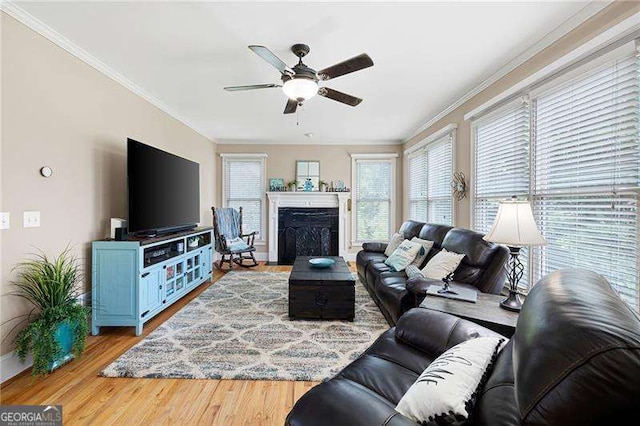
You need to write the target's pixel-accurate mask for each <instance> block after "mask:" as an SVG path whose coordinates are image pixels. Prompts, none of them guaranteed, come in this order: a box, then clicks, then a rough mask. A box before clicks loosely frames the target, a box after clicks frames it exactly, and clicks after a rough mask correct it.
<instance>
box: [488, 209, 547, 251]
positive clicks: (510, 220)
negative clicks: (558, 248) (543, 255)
mask: <svg viewBox="0 0 640 426" xmlns="http://www.w3.org/2000/svg"><path fill="white" fill-rule="evenodd" d="M484 239H485V240H486V241H491V242H493V243H498V244H506V245H508V246H511V247H523V246H543V245H545V244H547V240H545V239H544V237H543V236H542V234H541V233H540V231H539V230H538V227H537V226H536V222H535V221H534V220H533V212H532V211H531V204H529V202H528V201H518V200H515V199H512V200H505V201H500V206H499V207H498V214H497V215H496V220H495V221H494V222H493V226H492V227H491V230H490V231H489V233H488V234H487V235H485V236H484Z"/></svg>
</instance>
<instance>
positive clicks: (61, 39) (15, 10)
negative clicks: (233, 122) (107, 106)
mask: <svg viewBox="0 0 640 426" xmlns="http://www.w3.org/2000/svg"><path fill="white" fill-rule="evenodd" d="M0 10H2V11H3V12H5V13H6V14H7V15H9V16H11V17H12V18H14V19H16V20H17V21H18V22H20V23H22V24H24V25H26V26H27V27H29V28H30V29H32V30H33V31H35V32H36V33H38V34H40V35H41V36H43V37H44V38H46V39H47V40H49V41H51V42H52V43H54V44H55V45H57V46H59V47H61V48H62V49H64V50H65V51H67V52H68V53H70V54H72V55H73V56H75V57H76V58H78V59H80V60H81V61H83V62H84V63H86V64H87V65H89V66H91V67H92V68H94V69H95V70H97V71H99V72H100V73H102V74H104V75H105V76H107V77H109V78H110V79H112V80H113V81H115V82H117V83H119V84H120V85H121V86H123V87H124V88H126V89H127V90H129V91H131V92H133V93H135V94H136V95H138V96H140V97H141V98H142V99H144V100H145V101H147V102H149V103H150V104H152V105H153V106H155V107H156V108H158V109H160V110H161V111H163V112H165V113H166V114H168V115H169V116H171V117H173V118H174V119H176V120H178V121H179V122H181V123H182V124H184V125H185V126H187V127H189V128H190V129H192V130H194V131H195V132H196V133H198V134H200V135H202V136H203V137H205V138H207V139H208V140H210V141H211V142H214V143H215V140H214V139H213V138H212V137H211V136H208V135H207V132H206V131H205V130H204V129H201V128H199V127H198V126H197V125H196V124H195V123H193V122H191V121H190V120H188V119H187V118H186V117H184V116H183V115H181V114H180V113H178V112H177V111H176V110H174V109H172V108H171V107H170V106H169V105H167V104H165V103H164V102H162V101H161V100H160V99H158V98H156V97H155V96H153V95H151V94H150V93H148V92H146V91H145V90H144V89H142V88H141V87H140V86H138V85H136V84H135V83H134V82H132V81H131V80H129V79H127V78H126V77H125V76H123V75H122V74H120V73H119V72H118V71H116V70H115V69H113V68H111V67H110V66H108V65H107V64H105V63H104V62H102V61H101V60H100V59H98V58H96V57H95V56H93V55H92V54H91V53H89V52H87V51H86V50H84V49H82V48H81V47H80V46H78V45H77V44H75V43H73V42H72V41H71V40H69V39H68V38H67V37H65V36H63V35H62V34H60V33H59V32H58V31H56V30H54V29H53V28H51V27H50V26H48V25H47V24H45V23H44V22H42V21H41V20H39V19H38V18H36V17H35V16H33V15H31V14H30V13H29V12H27V11H25V10H24V9H22V8H21V7H20V6H18V5H17V4H16V3H13V2H11V1H0Z"/></svg>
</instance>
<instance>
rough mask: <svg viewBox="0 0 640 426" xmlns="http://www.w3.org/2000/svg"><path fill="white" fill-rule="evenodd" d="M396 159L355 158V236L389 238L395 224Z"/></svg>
mask: <svg viewBox="0 0 640 426" xmlns="http://www.w3.org/2000/svg"><path fill="white" fill-rule="evenodd" d="M394 161H395V159H355V160H354V163H353V167H354V178H355V183H354V194H353V195H354V196H353V198H354V200H355V209H354V210H355V221H354V222H355V233H354V235H355V240H356V241H370V240H380V241H386V240H388V239H389V237H390V234H391V228H392V225H393V214H394V212H393V210H392V208H393V206H392V204H393V203H392V195H393V194H392V191H393V190H394V188H393V184H394V176H393V173H394V170H393V169H394V167H393V162H394Z"/></svg>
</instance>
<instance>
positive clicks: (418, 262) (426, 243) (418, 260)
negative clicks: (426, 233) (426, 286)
mask: <svg viewBox="0 0 640 426" xmlns="http://www.w3.org/2000/svg"><path fill="white" fill-rule="evenodd" d="M411 241H412V242H414V243H418V244H422V247H424V253H423V252H420V253H418V255H417V256H416V258H415V259H414V261H413V263H411V264H412V265H416V266H417V267H418V268H419V267H421V266H422V262H424V260H425V259H426V258H427V255H428V254H429V251H430V250H431V247H433V244H434V242H433V241H429V240H423V239H422V238H418V237H413V238H412V239H411Z"/></svg>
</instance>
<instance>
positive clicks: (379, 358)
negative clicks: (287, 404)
mask: <svg viewBox="0 0 640 426" xmlns="http://www.w3.org/2000/svg"><path fill="white" fill-rule="evenodd" d="M496 309H499V308H498V307H497V306H496ZM485 335H495V334H494V333H493V332H492V331H490V330H488V329H485V328H483V327H481V326H479V325H476V324H474V323H471V322H468V321H465V320H462V319H458V318H456V317H454V316H451V315H447V314H444V313H440V312H435V311H430V310H427V309H424V308H415V309H412V310H410V311H409V312H407V313H406V314H404V315H403V316H402V317H401V318H400V320H399V321H398V324H397V325H396V327H393V328H391V329H390V330H388V331H387V332H385V333H384V334H382V335H381V336H380V337H379V338H378V340H377V341H376V342H375V343H374V344H373V345H372V346H371V347H370V348H369V349H367V351H366V352H365V353H364V354H362V356H360V357H359V358H358V359H356V360H355V361H354V362H353V363H351V364H350V365H349V366H347V367H346V368H345V369H344V370H342V371H341V372H340V373H338V375H336V377H334V378H332V379H331V380H329V381H327V382H324V383H322V384H320V385H318V386H316V387H314V388H313V389H311V390H310V391H309V392H307V393H306V394H305V395H304V396H303V397H302V398H301V399H300V400H298V402H297V403H296V404H295V406H294V407H293V410H292V411H291V412H290V413H289V416H288V417H287V420H286V424H287V425H289V426H303V425H304V426H321V425H322V426H326V425H332V426H342V425H345V426H347V425H348V426H358V425H363V426H364V425H366V426H401V425H414V426H415V425H416V423H414V422H413V421H412V420H410V419H409V418H407V417H405V416H403V415H402V414H400V413H398V412H396V411H395V406H396V405H397V403H398V401H399V400H400V399H401V398H402V396H403V395H404V393H405V392H406V391H407V389H408V388H409V387H410V386H411V384H413V382H414V381H415V380H416V378H417V377H418V376H419V375H420V374H421V373H422V371H423V370H424V369H425V368H426V367H427V366H428V365H429V364H430V363H431V362H432V361H433V360H434V359H435V358H436V357H437V356H438V355H440V354H442V353H443V352H444V351H445V350H447V349H449V348H451V347H452V346H454V345H456V344H457V343H460V342H462V341H465V340H468V339H471V338H475V337H477V336H485ZM638 407H640V319H639V317H638V315H637V314H636V313H635V312H633V311H632V310H631V309H630V308H629V307H628V306H627V305H625V304H624V302H622V300H620V298H619V296H618V295H617V294H616V293H615V291H614V290H613V289H612V288H611V287H610V285H609V283H608V282H607V281H606V280H605V279H604V278H603V277H601V276H600V275H597V274H596V273H593V272H589V271H584V270H566V271H558V272H555V273H552V274H550V275H548V276H546V277H545V278H543V279H542V280H541V281H540V282H539V283H538V284H537V285H535V286H534V288H533V289H532V290H531V292H530V294H529V296H528V297H527V300H526V302H525V303H524V307H523V308H522V311H521V313H520V317H519V319H518V325H517V327H516V332H515V335H514V336H513V338H512V339H511V340H510V341H509V343H508V344H507V346H506V347H505V348H504V349H503V350H502V352H500V354H499V356H498V358H497V360H496V362H495V365H494V368H493V370H492V372H491V374H490V375H489V377H488V381H487V382H486V384H485V385H484V387H483V388H482V389H481V390H480V392H479V393H478V397H477V402H476V404H475V408H474V409H473V411H472V418H471V421H470V422H469V423H468V424H471V425H480V426H485V425H486V426H515V425H558V426H573V425H576V426H577V425H581V426H582V425H626V424H636V423H637V417H638Z"/></svg>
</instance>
